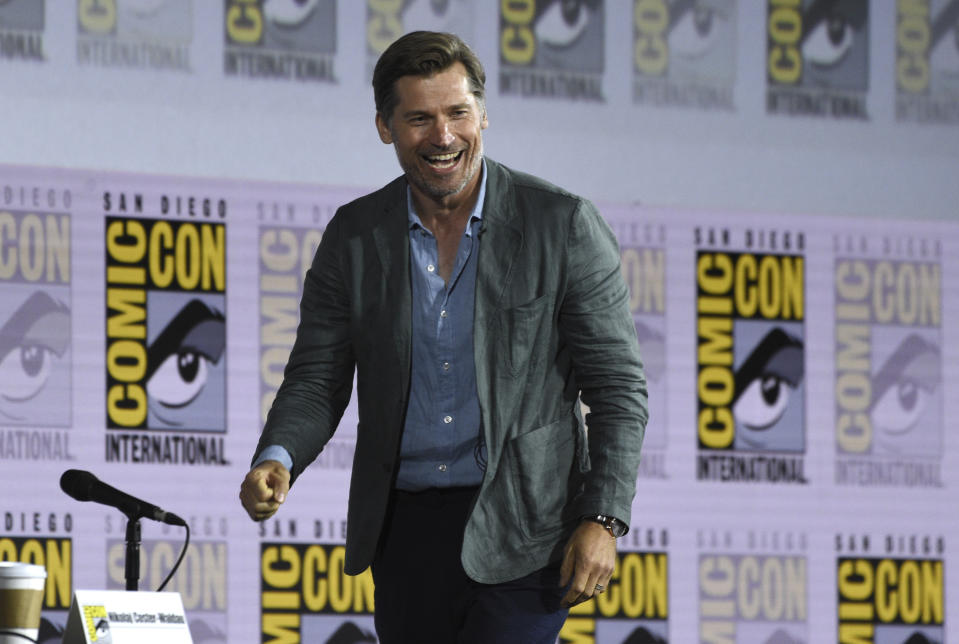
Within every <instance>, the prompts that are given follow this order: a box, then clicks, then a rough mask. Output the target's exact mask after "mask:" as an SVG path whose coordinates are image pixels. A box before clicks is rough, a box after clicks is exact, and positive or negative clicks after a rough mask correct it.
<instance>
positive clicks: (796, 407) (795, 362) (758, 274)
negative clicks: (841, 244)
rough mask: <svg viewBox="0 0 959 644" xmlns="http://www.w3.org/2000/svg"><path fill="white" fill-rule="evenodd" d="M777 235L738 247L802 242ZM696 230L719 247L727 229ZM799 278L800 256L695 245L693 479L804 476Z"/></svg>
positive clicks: (750, 235) (749, 236) (800, 479)
mask: <svg viewBox="0 0 959 644" xmlns="http://www.w3.org/2000/svg"><path fill="white" fill-rule="evenodd" d="M763 232H764V234H765V231H763ZM777 233H778V231H774V232H771V233H769V236H768V237H759V236H758V234H757V233H755V232H754V231H746V233H745V236H744V240H745V244H744V245H745V247H746V248H749V247H751V246H761V244H760V243H759V242H760V240H761V239H766V240H767V241H766V245H767V246H768V247H773V246H780V247H782V248H783V250H788V249H789V248H790V247H792V246H795V247H796V248H797V249H798V250H802V248H803V244H804V242H803V235H802V234H799V235H798V236H790V235H789V234H788V233H785V234H782V233H780V234H778V235H777ZM717 234H718V236H719V237H720V238H721V239H719V240H717V239H716V235H717ZM696 238H697V242H698V243H705V244H706V245H719V246H722V245H724V244H725V243H726V242H728V240H729V239H730V231H726V230H724V231H715V230H709V231H704V230H701V229H697V230H696ZM777 238H778V239H779V241H778V242H775V240H776V239H777ZM716 241H719V243H718V244H716V243H714V242H716ZM804 276H805V268H804V257H803V256H802V255H798V254H781V253H776V252H750V251H731V250H722V249H715V250H713V249H701V250H699V251H698V252H697V258H696V289H697V297H696V327H697V337H698V341H697V349H696V356H697V360H696V361H697V376H696V391H697V398H698V401H697V406H698V410H699V411H698V428H697V434H698V447H699V455H698V457H697V478H699V479H701V480H717V481H753V482H758V481H766V482H791V483H805V482H806V478H805V474H804V455H805V446H806V431H805V409H804V406H805V405H804V402H805V385H804V376H805V357H804V356H805V351H804V347H805V340H804V338H805V325H804V320H805V277H804Z"/></svg>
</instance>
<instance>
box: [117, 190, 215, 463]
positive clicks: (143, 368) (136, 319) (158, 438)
mask: <svg viewBox="0 0 959 644" xmlns="http://www.w3.org/2000/svg"><path fill="white" fill-rule="evenodd" d="M124 197H125V195H121V199H123V198H124ZM178 199H179V198H178ZM159 202H160V203H159V204H158V205H159V209H160V211H161V212H166V211H169V209H170V203H171V200H170V199H168V198H167V197H165V196H164V197H161V198H160V200H159ZM122 203H123V201H119V202H118V203H117V204H114V198H113V197H112V196H111V194H110V193H105V195H104V210H105V211H107V212H110V211H111V210H114V209H116V210H122V208H123V207H122ZM189 203H190V204H191V206H192V204H193V199H192V198H190V199H189ZM211 203H212V202H211V200H204V201H203V204H204V205H203V206H202V207H203V210H204V211H206V212H210V211H211V210H212V208H213V206H211V205H210V204H211ZM164 204H166V206H164ZM133 208H134V209H139V210H140V211H142V210H143V200H142V197H141V196H140V195H137V196H136V197H135V198H134V205H133ZM216 209H217V210H218V211H219V212H220V213H221V215H224V216H225V210H226V205H225V202H223V201H220V202H218V205H217V206H216ZM105 245H106V391H107V396H106V410H107V427H108V429H110V430H117V431H111V432H108V433H107V436H106V441H107V448H106V449H107V460H121V461H133V462H163V463H180V462H188V463H216V464H225V463H226V461H225V459H224V455H223V439H222V434H224V433H225V432H226V226H225V224H224V223H222V222H218V221H209V220H206V221H203V220H199V221H196V220H189V219H149V218H145V217H132V216H122V215H121V216H115V215H107V216H106V217H105ZM142 430H147V431H149V432H150V433H149V434H144V433H142ZM182 432H189V433H190V434H189V435H184V434H182Z"/></svg>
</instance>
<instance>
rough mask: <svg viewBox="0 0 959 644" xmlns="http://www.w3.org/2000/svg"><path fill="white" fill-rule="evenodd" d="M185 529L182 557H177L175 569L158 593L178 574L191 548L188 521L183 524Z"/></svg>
mask: <svg viewBox="0 0 959 644" xmlns="http://www.w3.org/2000/svg"><path fill="white" fill-rule="evenodd" d="M183 529H184V530H186V538H185V539H184V540H183V547H182V548H181V549H180V556H179V557H177V560H176V562H175V563H174V564H173V568H171V569H170V572H169V574H168V575H167V576H166V579H164V580H163V583H162V584H160V587H159V588H157V589H156V592H158V593H159V592H162V591H163V589H164V588H166V585H167V584H168V583H170V580H171V579H172V578H173V575H174V573H176V571H177V568H179V567H180V564H181V563H183V557H184V555H186V550H187V548H189V547H190V524H189V523H188V522H186V521H184V522H183Z"/></svg>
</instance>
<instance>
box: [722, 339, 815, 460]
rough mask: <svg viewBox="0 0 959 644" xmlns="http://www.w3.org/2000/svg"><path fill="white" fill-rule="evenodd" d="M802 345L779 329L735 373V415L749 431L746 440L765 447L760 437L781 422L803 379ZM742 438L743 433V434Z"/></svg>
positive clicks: (744, 438)
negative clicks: (791, 398) (791, 397)
mask: <svg viewBox="0 0 959 644" xmlns="http://www.w3.org/2000/svg"><path fill="white" fill-rule="evenodd" d="M803 370H804V368H803V342H802V340H799V339H797V338H794V337H792V336H790V335H789V334H787V333H786V332H785V331H783V330H782V329H781V328H779V327H776V328H774V329H772V330H771V331H770V332H769V333H767V334H766V336H765V337H764V338H763V339H762V341H761V342H760V343H759V344H758V345H757V346H756V348H755V349H753V351H752V353H750V354H749V357H747V358H746V360H745V361H744V362H743V364H742V365H741V366H740V367H739V369H737V370H736V374H735V381H736V393H735V395H734V397H733V415H734V416H735V418H736V420H737V421H738V422H739V423H741V425H742V428H743V429H745V430H746V433H745V434H746V435H745V436H744V437H743V440H744V441H745V442H746V443H747V444H748V445H749V446H750V447H753V448H761V447H764V446H765V445H764V441H763V440H762V439H761V438H760V436H761V434H756V433H754V432H766V431H767V430H770V429H772V428H773V427H774V426H775V425H776V423H778V422H779V421H780V419H781V418H782V417H783V414H784V413H785V412H786V408H787V406H788V405H789V400H790V396H791V395H792V394H794V393H795V391H796V389H797V388H798V387H799V385H800V383H801V382H802V378H803ZM740 435H741V434H740Z"/></svg>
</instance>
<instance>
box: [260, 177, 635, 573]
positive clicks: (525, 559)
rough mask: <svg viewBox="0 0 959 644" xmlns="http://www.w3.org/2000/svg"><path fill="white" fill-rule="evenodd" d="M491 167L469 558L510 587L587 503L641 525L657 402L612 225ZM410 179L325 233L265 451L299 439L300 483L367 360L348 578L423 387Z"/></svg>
mask: <svg viewBox="0 0 959 644" xmlns="http://www.w3.org/2000/svg"><path fill="white" fill-rule="evenodd" d="M486 168H487V173H488V174H487V187H486V202H485V204H484V206H483V222H484V223H483V228H482V233H481V238H480V239H481V241H480V251H479V253H480V254H479V258H478V269H477V276H476V306H475V317H474V322H473V334H474V356H475V362H476V383H477V393H478V395H479V404H480V410H481V419H482V431H483V433H484V437H485V440H486V445H487V450H488V463H487V469H486V474H485V477H484V479H483V483H482V486H481V488H480V491H479V494H478V495H477V498H476V502H475V505H474V507H473V510H472V513H471V514H470V518H469V520H468V522H467V525H466V531H465V535H464V538H463V551H462V562H463V567H464V569H465V570H466V572H467V574H469V575H470V577H472V578H473V579H475V580H477V581H480V582H483V583H496V582H501V581H506V580H509V579H515V578H518V577H521V576H523V575H525V574H528V573H530V572H532V571H533V570H536V569H538V568H541V567H543V566H545V565H547V564H548V563H550V562H552V561H555V560H557V559H558V558H560V557H561V556H562V547H563V545H564V543H565V541H566V539H567V538H568V536H569V535H570V533H571V532H572V530H573V528H574V527H575V526H576V524H577V522H578V519H579V517H581V516H582V515H584V514H588V513H597V514H609V515H613V516H615V517H618V518H620V519H622V520H624V521H626V522H629V520H630V509H631V503H632V499H633V496H634V494H635V491H636V475H637V470H638V467H639V453H640V446H641V444H642V439H643V431H644V428H645V425H646V418H647V405H646V380H645V377H644V375H643V369H642V363H641V361H640V357H639V349H638V346H637V341H636V330H635V327H634V324H633V320H632V317H631V315H630V312H629V310H628V294H627V290H626V285H625V283H624V281H623V278H622V275H621V273H620V264H619V252H618V249H617V245H616V241H615V238H614V237H613V234H612V232H611V231H610V229H609V226H607V225H606V223H605V222H604V221H603V219H602V218H601V217H600V215H599V213H598V212H597V211H596V209H595V208H594V207H593V205H592V204H591V203H589V202H588V201H586V200H584V199H581V198H579V197H576V196H574V195H571V194H569V193H567V192H565V191H563V190H561V189H559V188H556V187H555V186H552V185H550V184H548V183H546V182H545V181H542V180H541V179H538V178H536V177H533V176H530V175H527V174H523V173H520V172H516V171H513V170H510V169H509V168H506V167H505V166H502V165H500V164H498V163H495V162H494V161H492V160H490V159H486ZM406 185H407V184H406V180H405V178H403V177H400V178H398V179H396V180H395V181H393V182H391V183H390V184H388V185H387V186H385V187H384V188H382V189H380V190H378V191H376V192H374V193H372V194H370V195H367V196H365V197H361V198H360V199H357V200H356V201H353V202H352V203H349V204H347V205H345V206H343V207H342V208H340V209H339V211H338V212H337V213H336V215H335V216H334V217H333V219H332V221H331V222H330V224H329V226H328V227H327V229H326V231H325V232H324V234H323V239H322V241H321V242H320V247H319V249H318V250H317V253H316V256H315V258H314V259H313V264H312V267H311V269H310V270H309V271H308V273H307V276H306V283H305V286H304V292H303V300H302V303H301V306H300V314H301V321H300V326H299V329H298V331H297V338H296V343H295V345H294V347H293V351H292V352H291V355H290V360H289V363H288V365H287V368H286V373H285V378H284V382H283V384H282V386H281V387H280V390H279V392H278V393H277V397H276V400H275V402H274V403H273V408H272V409H271V411H270V413H269V416H268V419H267V422H266V427H265V428H264V431H263V435H262V437H261V439H260V444H259V446H258V448H257V453H259V451H260V450H262V449H263V448H264V447H266V446H267V445H282V446H283V447H285V448H286V449H287V450H288V451H289V452H290V455H291V456H292V458H293V470H292V477H293V479H294V480H295V479H296V477H298V476H299V475H300V474H301V473H302V472H303V470H304V469H305V468H306V466H307V465H309V464H310V463H311V462H312V461H313V460H314V459H315V458H316V456H317V454H319V452H320V450H321V449H322V448H323V446H324V445H325V444H326V442H327V441H328V440H329V439H330V437H331V436H332V435H333V432H334V430H335V429H336V426H337V424H338V423H339V421H340V418H341V416H342V414H343V410H344V408H345V407H346V405H347V403H348V401H349V398H350V394H351V389H352V384H353V371H354V367H355V368H356V380H357V387H356V389H357V396H358V397H359V400H358V407H359V426H358V428H357V441H356V453H355V457H354V461H353V475H352V481H351V485H350V500H349V511H348V519H347V539H346V572H348V573H350V574H357V573H359V572H362V571H363V570H364V569H365V568H366V567H367V566H368V565H369V564H370V562H371V561H372V559H373V556H374V554H375V552H376V546H377V541H378V539H379V536H380V530H381V528H382V526H383V520H384V516H385V513H386V509H387V503H388V500H389V496H390V491H391V489H392V485H393V480H394V475H395V472H396V469H397V461H398V458H399V457H398V451H399V444H400V434H401V432H402V429H403V422H404V415H405V411H406V404H407V398H408V394H409V385H410V355H411V349H410V342H411V340H410V337H411V330H410V324H411V310H412V304H411V292H410V271H409V261H410V260H409V237H408V224H407V211H406ZM580 391H581V392H582V399H583V402H584V403H585V404H586V405H588V406H589V408H590V414H589V416H588V418H587V420H588V424H589V436H588V439H587V435H586V433H585V432H584V431H583V429H582V422H581V418H580V413H579V405H578V402H577V396H578V394H579V392H580Z"/></svg>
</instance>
